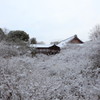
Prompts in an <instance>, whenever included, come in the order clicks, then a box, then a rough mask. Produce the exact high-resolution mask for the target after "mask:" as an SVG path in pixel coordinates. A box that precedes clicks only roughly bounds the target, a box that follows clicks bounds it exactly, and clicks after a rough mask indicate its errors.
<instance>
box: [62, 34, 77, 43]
mask: <svg viewBox="0 0 100 100" xmlns="http://www.w3.org/2000/svg"><path fill="white" fill-rule="evenodd" d="M76 36H77V35H76V34H75V35H73V36H71V37H69V38H67V39H64V40H62V41H60V43H61V42H63V41H66V40H68V39H70V38H72V37H73V38H74V37H76Z"/></svg>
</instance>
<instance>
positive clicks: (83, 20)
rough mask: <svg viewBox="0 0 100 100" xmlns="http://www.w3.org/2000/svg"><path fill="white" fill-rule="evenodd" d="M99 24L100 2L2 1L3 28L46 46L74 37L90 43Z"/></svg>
mask: <svg viewBox="0 0 100 100" xmlns="http://www.w3.org/2000/svg"><path fill="white" fill-rule="evenodd" d="M97 24H100V0H0V27H1V28H7V29H9V30H24V31H25V32H27V33H28V34H29V35H30V37H36V38H37V40H38V41H44V42H46V43H48V42H50V41H55V40H63V39H66V38H68V37H70V36H72V35H74V34H77V35H78V37H79V38H80V39H82V40H83V41H87V40H88V37H89V32H90V30H91V29H92V28H93V27H94V26H95V25H97Z"/></svg>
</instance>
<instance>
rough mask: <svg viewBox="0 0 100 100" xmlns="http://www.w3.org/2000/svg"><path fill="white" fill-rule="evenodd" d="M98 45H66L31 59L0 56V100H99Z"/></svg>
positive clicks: (94, 43)
mask: <svg viewBox="0 0 100 100" xmlns="http://www.w3.org/2000/svg"><path fill="white" fill-rule="evenodd" d="M0 45H2V43H0ZM99 46H100V41H95V42H87V43H84V45H83V46H80V45H75V44H74V45H71V44H69V45H67V46H66V47H65V48H64V49H62V50H61V52H60V53H59V54H56V55H51V56H47V55H42V54H41V55H37V56H36V57H33V58H31V57H30V56H26V55H23V56H15V57H13V56H12V57H8V58H3V56H2V55H1V56H0V100H100V66H99V65H98V67H97V68H94V66H95V65H94V64H95V59H96V57H98V59H96V60H98V62H99V59H100V58H99V57H100V55H99V53H98V52H99V51H100V48H99ZM5 48H6V45H2V47H0V50H1V49H5ZM16 52H18V51H16ZM99 64H100V63H99Z"/></svg>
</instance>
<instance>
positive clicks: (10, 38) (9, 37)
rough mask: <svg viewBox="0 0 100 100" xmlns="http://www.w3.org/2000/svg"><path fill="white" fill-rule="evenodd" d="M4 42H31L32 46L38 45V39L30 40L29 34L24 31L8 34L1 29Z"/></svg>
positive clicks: (0, 38) (0, 39) (1, 38)
mask: <svg viewBox="0 0 100 100" xmlns="http://www.w3.org/2000/svg"><path fill="white" fill-rule="evenodd" d="M2 40H5V41H7V42H14V43H17V42H28V41H30V43H31V44H37V40H36V38H31V39H30V37H29V34H27V33H26V32H25V31H22V30H15V31H9V32H8V33H6V31H5V30H3V29H2V28H0V41H2Z"/></svg>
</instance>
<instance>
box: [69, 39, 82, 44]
mask: <svg viewBox="0 0 100 100" xmlns="http://www.w3.org/2000/svg"><path fill="white" fill-rule="evenodd" d="M70 43H83V42H82V41H80V40H79V39H77V38H75V39H73V40H72V41H70Z"/></svg>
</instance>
